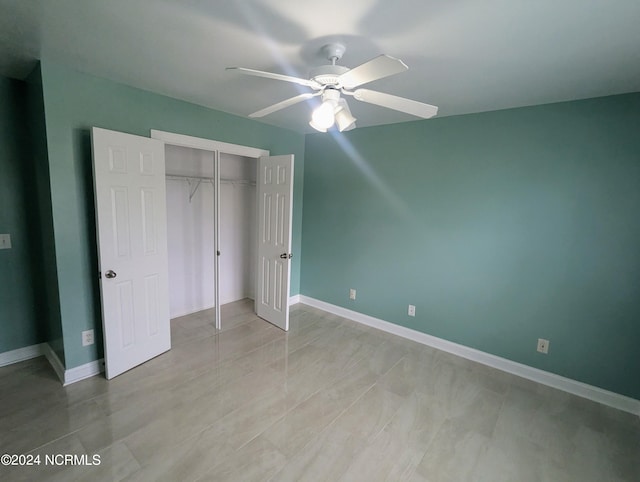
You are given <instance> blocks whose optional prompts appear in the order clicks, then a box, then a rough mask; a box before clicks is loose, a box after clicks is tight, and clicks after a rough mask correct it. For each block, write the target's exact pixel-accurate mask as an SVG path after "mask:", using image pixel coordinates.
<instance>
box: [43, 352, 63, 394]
mask: <svg viewBox="0 0 640 482" xmlns="http://www.w3.org/2000/svg"><path fill="white" fill-rule="evenodd" d="M42 345H43V352H44V356H45V357H46V359H47V360H48V361H49V364H50V365H51V368H53V371H54V372H56V375H58V378H59V379H60V381H61V382H62V385H64V365H63V364H62V362H61V361H60V358H58V355H56V352H55V351H53V349H52V348H51V346H50V345H49V343H43V344H42Z"/></svg>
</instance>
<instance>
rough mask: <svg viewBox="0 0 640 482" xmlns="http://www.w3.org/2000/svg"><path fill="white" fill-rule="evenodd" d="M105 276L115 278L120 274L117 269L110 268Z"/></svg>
mask: <svg viewBox="0 0 640 482" xmlns="http://www.w3.org/2000/svg"><path fill="white" fill-rule="evenodd" d="M104 276H105V278H109V279H112V278H115V277H116V276H118V274H117V273H116V272H115V271H112V270H109V271H107V272H106V273H105V274H104Z"/></svg>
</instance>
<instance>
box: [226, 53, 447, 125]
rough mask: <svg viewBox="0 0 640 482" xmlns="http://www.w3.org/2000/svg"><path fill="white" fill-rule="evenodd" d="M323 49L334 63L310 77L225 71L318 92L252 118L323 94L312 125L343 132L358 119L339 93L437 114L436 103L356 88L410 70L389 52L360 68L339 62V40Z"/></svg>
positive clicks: (419, 114)
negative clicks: (277, 81) (426, 102)
mask: <svg viewBox="0 0 640 482" xmlns="http://www.w3.org/2000/svg"><path fill="white" fill-rule="evenodd" d="M322 51H323V53H324V54H325V55H326V56H327V58H328V59H329V61H330V62H331V64H330V65H322V66H320V67H317V68H315V69H313V70H312V71H311V72H310V79H302V78H298V77H291V76H288V75H282V74H275V73H272V72H264V71H261V70H253V69H246V68H244V67H227V69H226V70H233V71H237V72H239V73H241V74H245V75H253V76H256V77H266V78H267V79H275V80H283V81H285V82H292V83H294V84H299V85H303V86H305V87H310V88H311V89H312V90H314V91H315V92H308V93H305V94H300V95H297V96H295V97H291V98H290V99H286V100H283V101H282V102H278V103H277V104H273V105H271V106H269V107H265V108H264V109H261V110H259V111H257V112H254V113H253V114H250V115H249V117H254V118H255V117H264V116H266V115H268V114H272V113H273V112H277V111H279V110H281V109H284V108H286V107H290V106H292V105H294V104H297V103H299V102H302V101H304V100H308V99H311V98H312V97H317V96H322V97H321V98H322V104H320V106H319V107H318V108H316V109H315V110H314V111H313V114H312V116H311V122H309V125H310V126H311V127H313V128H314V129H316V130H318V131H320V132H326V131H327V129H329V128H331V127H332V126H333V125H334V124H335V125H336V126H337V128H338V130H339V131H340V132H343V131H348V130H351V129H353V128H355V126H356V118H355V117H353V115H351V111H350V110H349V105H348V104H347V101H346V100H345V99H344V98H342V97H341V96H340V94H344V95H350V96H352V97H353V98H355V99H356V100H359V101H362V102H367V103H369V104H374V105H379V106H382V107H386V108H388V109H393V110H397V111H400V112H405V113H407V114H411V115H414V116H416V117H422V118H424V119H428V118H430V117H433V116H434V115H436V114H437V113H438V108H437V107H436V106H434V105H429V104H423V103H422V102H417V101H415V100H410V99H405V98H404V97H398V96H395V95H391V94H385V93H383V92H377V91H375V90H369V89H356V87H359V86H361V85H364V84H367V83H369V82H373V81H374V80H378V79H382V78H384V77H389V76H391V75H395V74H399V73H400V72H404V71H406V70H408V68H409V67H407V65H406V64H405V63H404V62H403V61H402V60H399V59H396V58H394V57H391V56H389V55H380V56H378V57H376V58H374V59H372V60H369V61H368V62H365V63H364V64H361V65H359V66H358V67H354V68H353V69H349V68H348V67H344V66H342V65H336V61H337V60H340V59H341V58H342V55H343V54H344V52H345V47H344V45H341V44H337V43H336V44H328V45H325V46H324V47H322ZM354 89H355V90H354Z"/></svg>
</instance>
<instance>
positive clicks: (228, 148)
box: [150, 129, 289, 330]
mask: <svg viewBox="0 0 640 482" xmlns="http://www.w3.org/2000/svg"><path fill="white" fill-rule="evenodd" d="M150 137H151V138H152V139H158V140H160V141H163V142H164V143H165V145H166V144H169V145H173V146H181V147H190V148H193V149H202V150H204V151H213V152H214V153H217V154H215V156H214V163H215V165H214V172H215V177H216V185H217V186H219V185H220V183H219V180H220V179H219V178H220V175H219V174H220V153H224V154H233V155H237V156H242V157H250V158H253V159H256V161H257V160H258V159H259V158H260V157H268V156H270V153H269V151H268V150H266V149H259V148H257V147H249V146H241V145H239V144H230V143H228V142H222V141H214V140H211V139H205V138H202V137H194V136H188V135H185V134H176V133H173V132H167V131H160V130H156V129H151V131H150ZM258 164H259V163H258V162H256V176H257V175H258V172H257V171H258ZM256 179H257V177H256ZM219 191H220V190H219V189H217V190H216V194H215V195H214V204H215V206H214V209H215V216H216V218H217V219H220V200H219V195H220V193H219ZM256 202H258V199H256ZM256 207H257V204H256ZM256 232H257V230H256ZM214 239H215V244H216V246H215V248H216V249H217V248H218V247H219V246H220V244H219V241H220V233H219V227H218V226H216V230H215V234H214ZM255 245H256V252H257V245H258V239H257V236H256V239H255ZM213 259H214V286H215V290H216V292H215V294H214V297H215V305H216V306H215V312H216V329H218V330H220V328H221V320H220V299H219V292H220V289H219V281H220V279H219V278H220V276H219V260H218V256H214V257H213ZM253 282H254V283H255V287H254V293H256V298H257V292H258V291H257V290H258V287H257V284H258V272H257V271H256V276H255V279H254V280H253ZM288 297H289V294H288V293H287V298H288ZM256 303H257V301H256V300H255V299H254V311H256V312H257V304H256Z"/></svg>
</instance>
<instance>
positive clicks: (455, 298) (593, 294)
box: [301, 94, 640, 399]
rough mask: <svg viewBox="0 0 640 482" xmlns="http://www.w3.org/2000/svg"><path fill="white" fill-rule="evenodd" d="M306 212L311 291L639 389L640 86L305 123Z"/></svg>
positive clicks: (548, 366)
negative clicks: (328, 131)
mask: <svg viewBox="0 0 640 482" xmlns="http://www.w3.org/2000/svg"><path fill="white" fill-rule="evenodd" d="M303 220H304V222H303V246H302V255H303V259H302V266H303V270H302V280H301V293H302V294H304V295H307V296H311V297H314V298H317V299H320V300H323V301H326V302H329V303H333V304H336V305H339V306H343V307H346V308H349V309H352V310H355V311H358V312H362V313H366V314H368V315H371V316H374V317H377V318H381V319H383V320H387V321H390V322H392V323H396V324H398V325H401V326H405V327H409V328H412V329H415V330H418V331H421V332H424V333H428V334H431V335H434V336H437V337H440V338H444V339H447V340H450V341H453V342H456V343H460V344H463V345H466V346H469V347H472V348H476V349H478V350H482V351H484V352H488V353H492V354H495V355H498V356H501V357H505V358H508V359H510V360H514V361H516V362H520V363H524V364H527V365H530V366H532V367H537V368H540V369H543V370H547V371H550V372H553V373H557V374H559V375H562V376H566V377H569V378H572V379H575V380H579V381H582V382H585V383H589V384H592V385H595V386H598V387H602V388H605V389H607V390H611V391H614V392H617V393H621V394H624V395H627V396H630V397H634V398H636V399H640V376H638V374H639V373H640V356H638V347H640V94H629V95H620V96H613V97H606V98H598V99H591V100H585V101H578V102H569V103H559V104H551V105H543V106H537V107H530V108H522V109H512V110H504V111H497V112H489V113H483V114H475V115H465V116H457V117H445V118H436V119H432V120H429V121H419V122H410V123H404V124H395V125H391V126H384V127H371V128H359V129H356V130H354V131H352V132H349V133H347V134H346V135H334V136H332V135H322V134H313V135H308V136H307V137H306V149H305V179H304V212H303ZM349 288H356V289H357V290H358V291H357V293H358V296H357V300H356V301H353V302H350V301H349V299H348V291H349ZM408 304H414V305H416V310H417V313H416V317H415V318H410V317H408V316H407V305H408ZM538 338H546V339H549V340H550V351H549V354H548V355H542V354H539V353H537V352H536V342H537V339H538Z"/></svg>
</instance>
